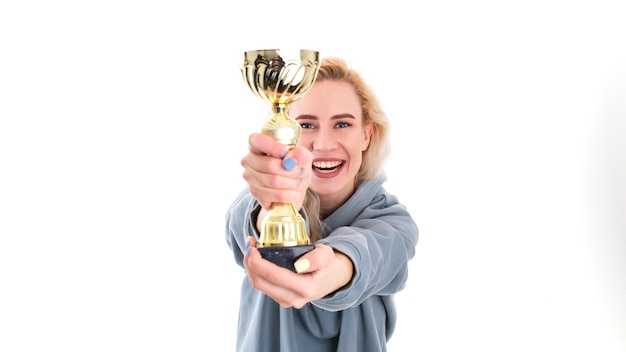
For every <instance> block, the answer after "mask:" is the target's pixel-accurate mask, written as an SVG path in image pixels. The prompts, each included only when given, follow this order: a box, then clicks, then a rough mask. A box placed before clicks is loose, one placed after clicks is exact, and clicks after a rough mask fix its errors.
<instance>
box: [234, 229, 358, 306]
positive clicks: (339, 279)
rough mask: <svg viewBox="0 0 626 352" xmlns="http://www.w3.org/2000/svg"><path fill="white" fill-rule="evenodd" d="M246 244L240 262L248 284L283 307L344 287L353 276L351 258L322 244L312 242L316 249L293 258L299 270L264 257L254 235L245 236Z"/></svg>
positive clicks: (311, 299)
mask: <svg viewBox="0 0 626 352" xmlns="http://www.w3.org/2000/svg"><path fill="white" fill-rule="evenodd" d="M247 248H248V250H247V252H248V253H247V254H246V256H245V258H244V261H243V264H244V266H245V268H246V271H247V273H248V280H249V281H250V284H251V285H252V287H254V288H255V289H257V290H259V291H261V292H263V293H265V294H266V295H268V296H269V297H271V298H272V299H274V300H275V301H276V302H277V303H278V304H279V305H281V306H282V307H293V308H297V309H300V308H302V307H303V306H304V305H305V304H307V303H308V302H311V301H315V300H317V299H320V298H322V297H324V296H326V295H328V294H330V293H333V292H335V291H337V290H338V289H340V288H342V287H344V286H345V285H347V284H348V283H349V282H350V280H351V279H352V274H353V271H354V268H353V266H352V261H351V260H350V259H349V258H348V257H347V256H345V255H344V254H342V253H340V252H336V251H334V250H333V249H332V248H331V247H329V246H326V245H323V244H317V245H315V249H313V250H312V251H310V252H308V253H306V254H305V255H303V256H302V257H300V258H299V259H298V260H297V261H296V263H295V267H296V270H297V271H298V273H294V272H293V271H291V270H289V269H285V268H283V267H280V266H278V265H276V264H274V263H272V262H270V261H268V260H265V259H263V258H262V257H261V253H259V251H258V249H257V248H256V240H255V239H254V237H249V238H248V243H247Z"/></svg>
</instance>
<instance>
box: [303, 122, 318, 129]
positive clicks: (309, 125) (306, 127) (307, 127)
mask: <svg viewBox="0 0 626 352" xmlns="http://www.w3.org/2000/svg"><path fill="white" fill-rule="evenodd" d="M300 127H302V128H303V129H310V128H315V126H313V124H312V123H309V122H303V123H301V124H300Z"/></svg>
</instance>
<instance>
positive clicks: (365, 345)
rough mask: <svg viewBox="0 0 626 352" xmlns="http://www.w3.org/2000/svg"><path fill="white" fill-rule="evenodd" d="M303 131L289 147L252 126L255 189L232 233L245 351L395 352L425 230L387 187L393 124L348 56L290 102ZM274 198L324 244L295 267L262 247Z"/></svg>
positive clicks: (235, 207) (231, 218)
mask: <svg viewBox="0 0 626 352" xmlns="http://www.w3.org/2000/svg"><path fill="white" fill-rule="evenodd" d="M289 115H290V116H292V117H293V118H294V119H296V121H298V123H299V124H300V126H301V127H302V134H301V136H300V143H299V145H298V146H297V147H296V148H294V149H292V150H287V148H286V147H285V146H283V145H282V144H280V143H278V142H276V141H275V140H274V139H273V138H272V137H269V136H267V135H264V134H260V133H253V134H252V135H251V136H250V138H249V152H248V154H247V155H246V156H244V157H243V159H242V160H241V164H242V166H243V167H244V172H243V177H244V179H245V180H246V181H247V183H248V187H246V189H245V190H243V192H242V193H241V194H240V195H239V196H238V197H237V199H236V200H235V201H234V202H233V204H232V205H231V207H230V209H229V211H228V213H227V216H226V240H227V243H228V245H229V246H230V248H231V249H232V251H233V253H234V255H235V261H236V262H237V264H239V265H241V266H242V267H243V268H244V269H245V270H244V273H245V278H244V280H243V283H242V288H241V303H240V313H239V323H238V335H237V351H245V352H251V351H263V352H278V351H287V352H304V351H312V352H323V351H342V352H348V351H355V352H366V351H376V352H379V351H386V343H387V341H388V340H389V338H390V337H391V335H392V333H393V331H394V327H395V323H396V307H395V303H394V294H395V293H397V292H399V291H400V290H402V289H403V288H404V286H405V284H406V281H407V278H408V268H407V264H408V261H409V260H410V259H411V258H412V257H413V256H414V254H415V246H416V244H417V240H418V229H417V226H416V224H415V222H414V220H413V218H412V217H411V215H410V214H409V212H408V211H407V209H406V208H405V207H404V206H403V205H402V204H400V203H399V202H398V199H397V198H396V197H395V196H394V195H391V194H389V193H388V192H387V191H386V190H385V189H384V188H383V186H382V185H383V183H384V182H385V180H386V176H385V174H384V171H383V163H384V159H385V156H386V154H387V146H388V121H387V118H386V116H385V115H384V113H383V111H382V109H381V107H380V105H379V103H378V100H377V99H376V97H375V95H374V94H373V92H372V90H371V89H370V88H369V87H368V86H367V85H366V84H365V82H364V80H363V79H362V77H361V76H360V75H359V74H358V73H357V72H355V71H354V70H352V69H351V68H350V67H349V66H348V65H347V64H346V62H345V61H343V60H341V59H338V58H326V59H324V60H323V61H322V64H321V67H320V71H319V73H318V76H317V79H316V81H315V83H314V84H313V86H312V87H311V89H310V90H309V91H308V92H307V93H306V94H305V95H304V96H303V97H302V98H300V99H299V100H297V101H295V102H293V103H292V104H291V106H290V110H289ZM273 202H282V203H292V204H294V206H295V207H296V209H297V210H299V211H300V213H301V214H302V215H303V217H304V218H305V219H307V226H308V233H309V236H310V237H311V240H312V241H313V242H314V244H315V249H313V250H312V251H310V252H308V253H307V254H305V255H304V256H302V257H301V258H299V259H298V260H297V261H296V263H295V268H296V271H297V272H293V271H290V270H288V269H285V268H282V267H280V266H277V265H275V264H274V263H272V262H270V261H267V260H265V259H263V258H262V257H261V255H260V253H259V251H258V249H257V248H256V242H257V240H258V236H259V233H260V228H261V227H260V226H261V221H262V219H263V217H264V214H265V213H266V212H267V209H269V208H270V205H271V204H272V203H273Z"/></svg>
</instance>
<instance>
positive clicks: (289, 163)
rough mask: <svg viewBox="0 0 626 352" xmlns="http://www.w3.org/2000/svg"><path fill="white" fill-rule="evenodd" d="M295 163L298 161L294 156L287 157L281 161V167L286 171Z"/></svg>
mask: <svg viewBox="0 0 626 352" xmlns="http://www.w3.org/2000/svg"><path fill="white" fill-rule="evenodd" d="M296 164H298V162H297V161H296V159H294V158H289V159H287V160H285V161H283V167H284V168H285V170H287V171H291V169H293V168H294V166H296Z"/></svg>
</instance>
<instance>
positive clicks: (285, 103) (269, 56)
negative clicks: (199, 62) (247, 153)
mask: <svg viewBox="0 0 626 352" xmlns="http://www.w3.org/2000/svg"><path fill="white" fill-rule="evenodd" d="M319 67H320V59H319V52H317V51H313V50H299V51H297V52H291V53H290V52H287V53H286V54H285V51H284V50H283V51H281V50H279V49H267V50H251V51H246V52H244V55H243V62H242V65H241V73H242V74H243V78H244V80H245V82H246V83H247V84H248V87H249V88H250V90H252V92H253V93H254V94H256V95H257V96H258V97H259V98H261V99H263V100H265V101H266V102H268V103H269V104H270V106H271V109H272V116H271V117H270V118H268V119H267V120H266V121H265V124H264V125H263V127H262V129H261V131H262V132H263V133H265V134H267V135H270V136H272V137H274V139H276V140H277V141H278V142H280V143H282V144H283V145H285V146H286V147H287V148H288V149H292V148H295V147H296V146H297V145H298V141H299V139H300V133H301V127H300V125H299V124H298V123H297V122H296V121H295V120H294V119H293V118H291V117H290V116H289V115H288V110H289V104H290V103H292V102H294V101H295V100H297V99H299V98H301V97H302V96H303V95H304V94H305V93H306V92H307V91H308V90H309V89H310V88H311V86H312V85H313V83H314V82H315V78H316V77H317V73H318V71H319ZM257 247H258V249H259V252H260V253H261V256H263V258H265V259H267V260H269V261H271V262H273V263H274V264H276V265H279V266H282V267H284V268H287V269H289V270H291V271H294V272H295V271H296V270H295V268H294V265H293V263H294V261H295V260H296V259H298V257H300V256H301V255H303V254H305V253H307V252H308V251H310V250H312V249H313V248H314V246H313V245H312V244H311V241H310V239H309V236H308V235H307V233H306V222H305V220H304V218H303V217H302V216H301V215H300V214H299V213H298V211H297V210H296V209H295V207H294V206H293V204H289V203H273V204H272V206H271V207H270V209H269V210H268V212H267V215H266V216H265V218H264V219H263V222H262V228H261V236H260V238H259V240H258V242H257Z"/></svg>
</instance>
